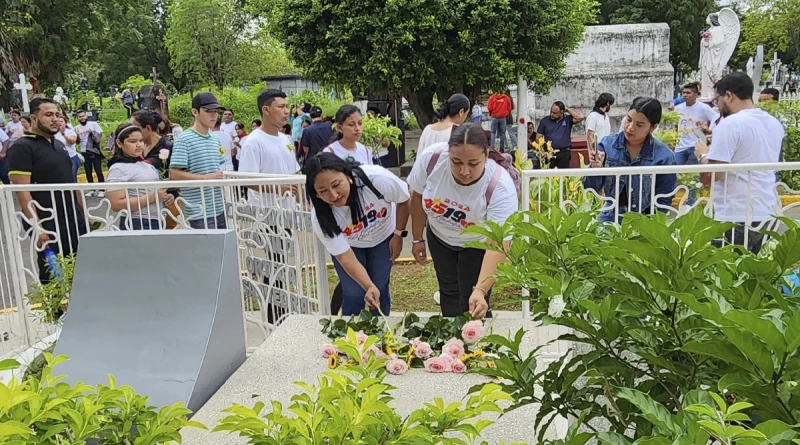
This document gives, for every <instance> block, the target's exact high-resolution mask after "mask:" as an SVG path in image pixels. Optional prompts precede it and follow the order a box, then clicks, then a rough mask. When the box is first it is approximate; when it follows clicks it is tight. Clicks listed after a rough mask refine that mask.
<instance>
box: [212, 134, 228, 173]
mask: <svg viewBox="0 0 800 445" xmlns="http://www.w3.org/2000/svg"><path fill="white" fill-rule="evenodd" d="M212 133H214V134H216V135H217V137H218V138H219V143H220V144H222V146H223V147H224V148H225V164H224V165H223V166H222V169H221V170H222V171H226V172H232V171H233V159H231V152H232V151H233V139H232V138H231V135H230V134H228V133H225V132H224V131H222V130H218V131H212Z"/></svg>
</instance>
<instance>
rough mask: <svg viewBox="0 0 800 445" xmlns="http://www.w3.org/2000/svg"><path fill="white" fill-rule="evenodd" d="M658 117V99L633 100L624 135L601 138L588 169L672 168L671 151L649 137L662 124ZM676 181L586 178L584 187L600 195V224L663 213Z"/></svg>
mask: <svg viewBox="0 0 800 445" xmlns="http://www.w3.org/2000/svg"><path fill="white" fill-rule="evenodd" d="M661 113H662V110H661V103H660V102H659V101H658V99H654V98H647V97H646V98H641V99H638V100H636V101H635V102H634V104H633V106H632V107H631V109H630V110H629V111H628V116H627V123H626V125H625V131H623V132H621V133H617V134H612V135H609V136H606V137H604V138H603V139H602V140H600V143H599V144H598V145H597V151H596V152H592V151H590V152H589V159H590V161H591V168H607V167H634V166H654V165H675V155H674V153H672V150H670V149H669V148H667V146H666V145H664V143H663V142H661V141H659V140H658V139H656V138H654V137H653V134H652V133H653V131H654V130H655V129H656V128H657V127H658V124H659V123H660V122H661ZM609 173H612V172H611V171H610V172H609ZM617 180H619V183H617ZM677 181H678V177H677V175H676V174H674V173H669V174H658V175H623V176H612V175H609V176H587V177H585V178H584V179H583V186H584V187H585V188H586V189H592V190H595V191H597V192H598V193H601V192H602V195H603V196H604V198H605V199H606V201H605V203H604V204H603V209H602V211H601V213H600V220H601V221H605V222H611V221H618V222H619V221H621V217H622V215H623V214H625V213H627V212H638V213H643V214H652V213H654V210H658V211H660V212H666V211H667V210H668V208H670V206H671V203H672V196H667V195H669V194H671V193H672V192H673V191H674V190H675V186H676V185H677ZM659 195H664V196H659ZM654 199H655V202H654Z"/></svg>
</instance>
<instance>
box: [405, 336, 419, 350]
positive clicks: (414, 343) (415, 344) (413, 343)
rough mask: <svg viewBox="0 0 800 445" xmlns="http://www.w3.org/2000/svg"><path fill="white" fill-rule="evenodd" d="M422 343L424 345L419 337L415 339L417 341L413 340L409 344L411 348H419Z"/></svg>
mask: <svg viewBox="0 0 800 445" xmlns="http://www.w3.org/2000/svg"><path fill="white" fill-rule="evenodd" d="M420 343H422V340H420V339H419V337H417V338H415V339H413V340H411V341H409V342H408V344H409V345H411V346H413V347H415V348H416V347H417V346H419V344H420Z"/></svg>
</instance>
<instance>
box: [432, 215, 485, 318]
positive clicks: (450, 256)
mask: <svg viewBox="0 0 800 445" xmlns="http://www.w3.org/2000/svg"><path fill="white" fill-rule="evenodd" d="M427 232H428V249H430V251H431V258H432V259H433V268H434V269H435V270H436V280H437V281H438V282H439V306H441V308H442V315H444V316H445V317H458V316H459V315H463V314H464V313H465V312H469V297H470V296H471V295H472V288H473V287H475V285H476V284H478V276H479V275H480V273H481V265H482V264H483V255H484V254H485V253H486V251H485V250H481V249H473V248H464V247H453V246H450V245H448V244H446V243H444V242H443V241H442V240H440V239H439V238H437V237H436V235H434V234H433V232H432V231H431V229H430V227H428V230H427ZM491 294H492V293H491V291H489V293H487V294H486V304H490V303H489V299H490V298H491ZM490 307H491V306H490ZM486 316H487V317H491V316H492V312H491V311H489V312H487V313H486Z"/></svg>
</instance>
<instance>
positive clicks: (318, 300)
mask: <svg viewBox="0 0 800 445" xmlns="http://www.w3.org/2000/svg"><path fill="white" fill-rule="evenodd" d="M226 177H227V179H222V180H213V181H212V180H207V181H168V182H153V183H113V184H109V183H100V184H98V183H95V184H58V185H57V186H52V185H47V184H44V185H26V186H20V185H15V186H4V187H0V229H2V236H0V243H1V244H0V246H2V260H1V261H2V265H0V272H2V277H0V303H1V304H2V307H0V309H1V310H2V312H0V331H7V332H8V338H7V339H6V340H5V341H2V342H0V356H2V355H10V353H12V352H16V351H18V350H19V349H20V348H22V347H24V346H30V345H32V344H34V343H36V342H37V341H38V340H40V339H41V338H44V337H45V336H47V335H49V334H51V333H52V332H53V331H54V330H55V329H56V327H55V326H48V325H44V324H43V323H41V321H40V318H41V317H40V313H37V308H35V307H31V305H30V304H29V302H28V298H27V295H28V294H29V292H31V291H32V290H34V286H35V285H36V284H37V283H39V282H40V269H42V267H40V266H41V263H42V259H41V257H42V256H43V252H44V251H45V250H46V249H47V248H50V249H52V250H54V251H56V252H70V251H71V250H72V248H74V247H75V245H76V244H77V239H76V238H77V235H78V232H80V231H82V229H83V228H86V229H87V230H92V231H94V230H99V231H117V230H126V229H127V230H131V229H136V228H139V227H141V226H145V227H148V226H150V227H155V226H158V227H159V228H161V229H173V228H178V229H192V228H215V225H216V220H215V219H213V218H212V219H211V220H207V219H206V218H204V217H203V215H208V216H213V215H218V214H222V216H221V217H220V223H222V222H224V224H225V225H226V226H227V228H229V229H233V230H234V231H235V232H236V235H237V239H238V247H239V265H240V269H241V271H242V289H243V291H242V294H243V295H242V298H243V299H244V307H245V319H246V331H247V340H248V347H249V348H250V349H252V348H254V347H256V346H258V345H259V344H260V343H261V342H262V341H263V340H264V338H266V336H268V335H269V334H270V333H271V331H272V330H273V329H274V328H275V326H276V325H277V324H278V323H280V321H281V320H282V319H284V318H285V317H287V316H288V315H290V314H294V313H307V314H310V313H319V314H328V313H329V312H330V303H329V301H328V299H329V297H328V296H329V293H328V280H327V270H326V268H325V263H326V260H327V255H326V254H325V251H324V248H323V247H322V245H321V244H320V243H319V241H318V240H317V238H316V237H315V236H314V234H313V232H312V230H311V213H310V212H311V206H310V205H309V203H308V202H307V199H306V197H305V177H303V176H299V175H292V176H276V175H253V174H237V173H232V174H226ZM157 190H161V192H157ZM177 190H180V193H179V194H178V193H175V192H176V191H177ZM92 191H102V192H104V193H105V194H106V196H105V197H103V198H96V197H93V196H92V195H94V193H91V192H92ZM20 192H29V193H32V194H33V195H35V197H36V198H37V199H38V203H35V202H31V203H30V205H29V208H28V209H27V210H28V212H27V214H28V216H26V212H25V210H26V209H22V208H21V207H20ZM154 192H155V194H156V195H159V194H160V195H161V196H162V197H164V196H165V195H164V193H174V194H175V195H177V196H179V197H178V198H177V199H176V200H175V204H174V205H171V206H166V205H165V204H164V202H162V201H161V200H160V199H159V200H152V201H149V203H150V205H149V206H147V205H146V204H147V203H148V201H146V199H145V198H142V199H141V202H142V203H143V204H145V205H143V206H142V208H141V209H139V210H138V211H137V209H136V206H135V205H133V206H132V204H131V202H132V201H133V200H136V199H137V198H138V197H139V196H143V195H147V194H152V193H154ZM193 193H194V194H195V195H196V196H198V197H199V199H200V201H199V202H194V203H193V202H190V201H189V200H187V198H189V195H191V194H193ZM121 197H124V198H126V199H120V198H121ZM115 198H116V199H115ZM46 201H50V203H51V205H50V206H47V205H46V204H45V205H42V202H46ZM167 201H169V199H168V200H167ZM81 203H83V205H81ZM73 206H78V207H83V208H84V209H85V210H84V211H82V212H74V211H72V210H71V209H72V208H73ZM31 215H36V216H35V217H34V218H31V217H30V216H31ZM198 217H199V220H198ZM192 220H195V221H192ZM76 227H77V228H80V229H81V230H76ZM42 234H44V235H46V239H47V241H46V243H44V244H40V243H38V242H37V241H36V240H38V239H39V238H40V236H42ZM42 238H44V236H42ZM37 262H38V264H37ZM41 275H42V276H43V277H45V276H47V273H46V272H45V273H41ZM0 335H2V333H0Z"/></svg>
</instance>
